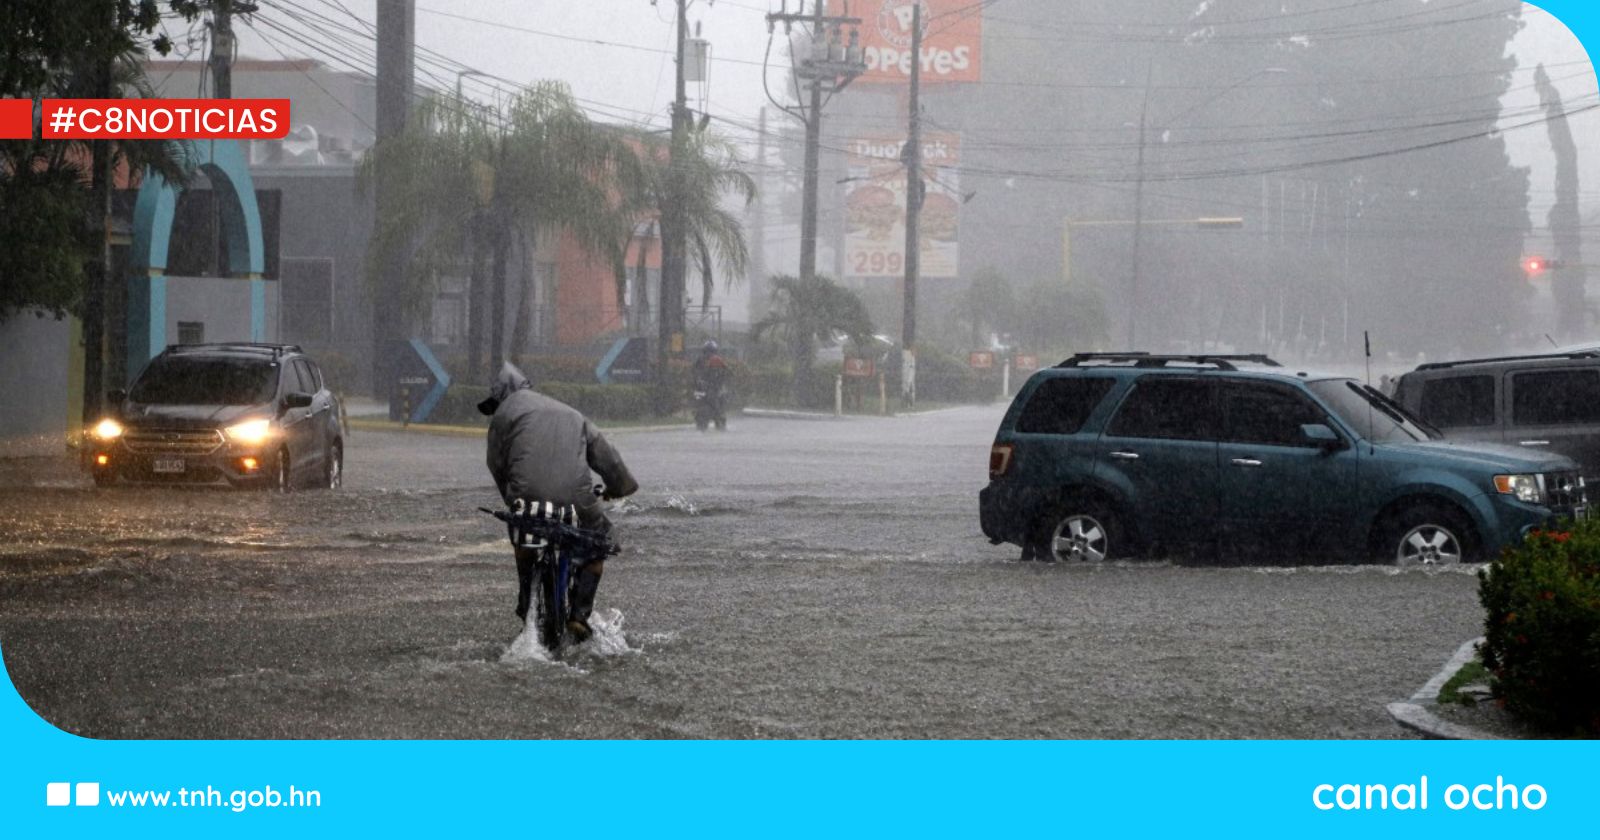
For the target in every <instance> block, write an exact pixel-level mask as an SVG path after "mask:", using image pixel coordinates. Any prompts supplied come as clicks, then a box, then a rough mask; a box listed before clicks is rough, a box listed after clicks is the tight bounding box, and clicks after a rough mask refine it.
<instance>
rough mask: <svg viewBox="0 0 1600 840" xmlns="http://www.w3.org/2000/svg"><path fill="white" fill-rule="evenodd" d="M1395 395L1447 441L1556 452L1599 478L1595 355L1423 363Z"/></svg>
mask: <svg viewBox="0 0 1600 840" xmlns="http://www.w3.org/2000/svg"><path fill="white" fill-rule="evenodd" d="M1394 394H1395V400H1396V401H1397V402H1399V403H1400V404H1401V405H1403V406H1405V407H1406V408H1408V409H1410V410H1411V411H1412V413H1414V414H1416V415H1418V416H1419V417H1421V418H1422V419H1424V420H1426V421H1428V422H1429V423H1430V424H1432V425H1434V426H1437V427H1439V429H1440V430H1441V431H1443V432H1444V434H1445V436H1446V437H1450V438H1461V439H1465V440H1483V441H1491V442H1493V443H1505V444H1510V445H1513V446H1519V447H1522V448H1525V449H1531V450H1546V451H1549V452H1557V453H1560V454H1562V455H1566V456H1567V457H1569V458H1572V459H1573V460H1574V461H1577V462H1578V464H1579V466H1580V467H1582V469H1583V474H1584V476H1585V477H1586V478H1589V479H1594V478H1595V477H1596V476H1600V352H1597V351H1594V350H1582V351H1576V352H1571V353H1552V354H1548V355H1532V356H1507V357H1502V358H1495V359H1468V360H1465V361H1460V362H1437V363H1434V364H1426V365H1422V366H1420V367H1418V368H1417V369H1416V370H1414V371H1411V372H1410V373H1407V374H1405V375H1403V376H1401V377H1400V379H1399V380H1398V381H1397V382H1396V383H1395V392H1394Z"/></svg>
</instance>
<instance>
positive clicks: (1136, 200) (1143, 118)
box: [1128, 59, 1155, 350]
mask: <svg viewBox="0 0 1600 840" xmlns="http://www.w3.org/2000/svg"><path fill="white" fill-rule="evenodd" d="M1154 72H1155V59H1151V60H1150V62H1149V63H1148V64H1146V65H1145V71H1144V103H1143V104H1142V105H1140V106H1139V162H1138V169H1137V171H1138V173H1139V175H1138V178H1137V179H1135V181H1134V185H1133V277H1132V280H1131V281H1130V282H1129V285H1128V349H1129V350H1138V349H1139V254H1140V250H1141V247H1140V246H1141V245H1142V244H1143V239H1144V145H1145V143H1144V140H1145V128H1146V125H1147V123H1148V121H1149V117H1150V80H1151V77H1152V75H1153V74H1154Z"/></svg>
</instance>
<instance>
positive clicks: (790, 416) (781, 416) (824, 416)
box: [739, 408, 850, 420]
mask: <svg viewBox="0 0 1600 840" xmlns="http://www.w3.org/2000/svg"><path fill="white" fill-rule="evenodd" d="M739 413H740V414H741V415H743V416H745V417H762V418H766V419H770V420H843V419H845V418H847V417H849V416H850V415H848V414H832V413H825V412H821V411H794V410H792V409H787V408H744V409H740V411H739Z"/></svg>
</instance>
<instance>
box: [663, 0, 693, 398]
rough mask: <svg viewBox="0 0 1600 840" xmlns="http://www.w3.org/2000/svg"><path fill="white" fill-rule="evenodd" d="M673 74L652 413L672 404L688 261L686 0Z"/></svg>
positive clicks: (682, 5)
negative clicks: (683, 212)
mask: <svg viewBox="0 0 1600 840" xmlns="http://www.w3.org/2000/svg"><path fill="white" fill-rule="evenodd" d="M677 5H678V26H677V29H678V31H677V50H676V52H677V57H678V58H677V64H678V70H677V79H676V82H675V94H674V96H673V99H672V144H671V147H670V148H669V150H668V154H667V189H666V200H665V201H664V202H663V206H662V208H661V209H662V212H661V218H660V221H659V223H658V224H659V225H660V228H661V294H660V296H659V298H660V299H659V300H658V301H657V303H658V304H659V309H658V317H657V320H656V325H657V329H656V398H655V403H656V413H658V414H667V413H668V412H670V411H672V409H673V408H674V407H675V402H676V401H675V399H674V397H675V395H674V394H673V393H672V381H671V379H672V378H671V376H670V368H669V366H668V363H669V362H670V360H671V359H672V357H673V356H674V355H675V354H678V353H682V352H683V285H684V274H685V271H686V267H687V263H688V260H687V259H686V256H687V255H686V254H685V251H686V250H687V249H688V236H687V230H686V229H685V228H684V225H683V223H682V218H681V208H682V206H683V179H682V175H681V174H680V167H681V166H682V165H683V161H684V158H685V156H686V155H687V152H688V148H687V147H688V141H689V123H690V120H689V93H688V84H687V82H688V79H687V75H686V71H687V69H688V68H687V62H686V60H685V58H686V53H687V45H688V37H689V1H688V0H677Z"/></svg>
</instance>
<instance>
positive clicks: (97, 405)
mask: <svg viewBox="0 0 1600 840" xmlns="http://www.w3.org/2000/svg"><path fill="white" fill-rule="evenodd" d="M100 25H101V36H102V38H103V39H104V40H103V41H100V42H99V44H98V46H99V47H100V48H101V50H103V54H101V55H96V56H95V68H94V70H95V96H98V97H100V98H102V99H109V98H111V93H112V87H111V63H112V61H113V57H112V53H111V48H110V46H109V44H110V42H111V39H112V36H113V33H115V32H116V30H117V17H116V11H115V7H113V6H111V5H110V4H107V5H106V19H105V20H103V21H102V22H101V24H100ZM89 150H90V151H89V153H90V156H91V158H92V159H93V163H92V165H93V166H94V171H93V173H92V175H91V176H90V177H91V181H90V189H91V191H92V195H93V205H94V209H93V210H92V211H91V212H92V213H93V217H92V218H93V221H92V222H91V225H92V227H93V229H94V232H95V235H96V242H95V256H94V259H93V260H91V261H90V263H89V265H88V271H87V272H85V273H84V280H85V281H86V288H85V289H84V296H83V297H84V300H83V425H84V427H85V428H88V427H89V426H90V425H91V424H93V423H94V422H95V421H96V420H97V419H98V418H99V416H100V412H101V407H102V405H101V404H102V401H103V400H104V399H105V391H106V287H107V285H108V284H109V283H110V281H111V178H112V168H111V166H112V163H111V141H109V140H92V141H90V143H89Z"/></svg>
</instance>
